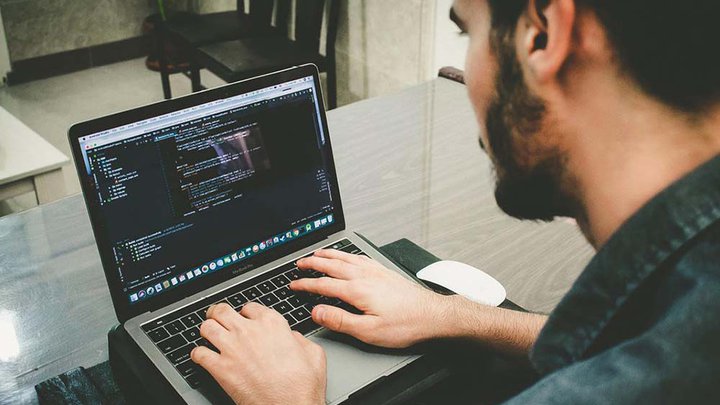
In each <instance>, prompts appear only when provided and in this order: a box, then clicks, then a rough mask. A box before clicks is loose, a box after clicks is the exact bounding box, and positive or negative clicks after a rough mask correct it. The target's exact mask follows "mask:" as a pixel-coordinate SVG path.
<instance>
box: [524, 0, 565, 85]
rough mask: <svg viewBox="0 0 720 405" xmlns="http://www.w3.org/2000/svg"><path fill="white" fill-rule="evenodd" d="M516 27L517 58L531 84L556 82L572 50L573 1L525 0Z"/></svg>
mask: <svg viewBox="0 0 720 405" xmlns="http://www.w3.org/2000/svg"><path fill="white" fill-rule="evenodd" d="M523 19H524V20H525V21H524V23H523V24H520V25H519V26H518V30H519V31H518V39H519V40H520V42H519V43H518V51H519V52H520V55H519V58H520V60H522V61H524V63H525V65H526V68H527V70H528V71H527V72H526V73H528V74H530V75H532V78H528V79H531V80H532V81H535V82H536V83H538V84H541V83H547V82H548V81H552V80H555V79H557V75H558V73H559V72H560V70H561V69H562V67H563V65H564V64H565V62H566V61H567V59H568V57H569V55H570V50H571V46H572V39H573V25H574V24H575V0H529V1H528V7H527V9H526V10H525V15H524V18H523Z"/></svg>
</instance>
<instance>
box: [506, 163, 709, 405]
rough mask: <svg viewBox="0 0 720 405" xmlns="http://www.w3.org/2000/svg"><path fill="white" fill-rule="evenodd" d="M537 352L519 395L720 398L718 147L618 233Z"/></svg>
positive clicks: (559, 399) (632, 400)
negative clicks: (533, 377)
mask: <svg viewBox="0 0 720 405" xmlns="http://www.w3.org/2000/svg"><path fill="white" fill-rule="evenodd" d="M530 360H531V362H532V364H533V366H534V368H535V369H536V371H537V372H538V373H539V374H540V375H541V379H540V380H539V381H538V382H536V383H535V384H534V385H533V386H531V387H530V388H528V389H527V390H525V391H523V392H522V393H521V394H520V395H518V396H516V397H515V398H513V399H511V400H510V401H509V403H511V404H639V403H647V404H666V403H672V404H699V403H713V404H720V156H717V157H715V158H714V159H712V160H711V161H709V162H707V163H705V164H703V165H702V166H700V167H699V168H697V169H696V170H695V171H693V172H692V173H690V174H689V175H687V176H685V177H684V178H683V179H681V180H679V181H677V182H676V183H674V184H673V185H671V186H670V187H669V188H667V189H666V190H664V191H663V192H661V193H660V194H659V195H657V196H656V197H654V198H653V199H652V200H651V201H650V202H649V203H647V204H646V205H645V206H644V207H642V208H641V209H640V210H639V211H638V212H637V213H636V214H635V215H633V216H632V217H631V218H630V219H629V220H628V221H627V222H626V223H625V224H623V225H622V226H621V227H620V229H619V230H618V231H617V232H615V234H613V236H612V237H611V238H610V240H609V241H608V242H607V243H606V244H605V245H604V246H603V247H602V248H601V250H600V251H599V252H598V253H597V254H596V255H595V257H594V258H593V259H592V261H591V262H590V264H588V266H587V267H586V269H585V270H584V271H583V273H582V274H581V275H580V277H579V278H578V280H577V281H576V282H575V284H574V285H573V286H572V288H571V289H570V291H569V292H568V294H567V295H566V296H565V297H563V299H562V301H561V302H560V304H559V305H558V306H557V308H556V309H555V310H554V311H553V313H552V314H551V315H550V317H549V319H548V322H547V324H546V325H545V327H544V328H543V330H542V332H541V333H540V336H539V337H538V340H537V342H536V343H535V345H534V347H533V349H532V350H531V353H530Z"/></svg>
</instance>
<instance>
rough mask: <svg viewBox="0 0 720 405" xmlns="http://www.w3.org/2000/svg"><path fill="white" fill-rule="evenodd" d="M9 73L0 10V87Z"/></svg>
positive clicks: (8, 57) (8, 60) (8, 58)
mask: <svg viewBox="0 0 720 405" xmlns="http://www.w3.org/2000/svg"><path fill="white" fill-rule="evenodd" d="M9 71H10V54H9V53H8V48H7V41H6V40H5V28H4V26H3V22H2V11H1V10H0V86H2V85H3V84H5V76H6V75H7V72H9Z"/></svg>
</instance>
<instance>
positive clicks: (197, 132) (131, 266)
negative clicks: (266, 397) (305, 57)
mask: <svg viewBox="0 0 720 405" xmlns="http://www.w3.org/2000/svg"><path fill="white" fill-rule="evenodd" d="M323 105H324V104H323V99H322V93H321V91H320V86H319V80H318V70H317V68H316V67H315V66H314V65H303V66H299V67H294V68H291V69H287V70H283V71H280V72H276V73H271V74H268V75H264V76H260V77H257V78H253V79H249V80H246V81H242V82H238V83H233V84H229V85H226V86H223V87H220V88H216V89H211V90H206V91H203V92H199V93H194V94H192V95H189V96H186V97H182V98H178V99H174V100H168V101H163V102H160V103H156V104H152V105H148V106H144V107H140V108H137V109H133V110H130V111H125V112H121V113H117V114H113V115H110V116H107V117H102V118H98V119H94V120H91V121H87V122H83V123H79V124H76V125H74V126H73V127H72V128H71V129H70V131H69V140H70V144H71V146H72V151H73V156H74V160H75V163H76V167H77V170H78V174H79V176H80V181H81V183H82V190H83V194H84V197H85V202H86V204H87V209H88V213H89V216H90V220H91V223H92V228H93V232H94V235H95V239H96V242H97V246H98V250H99V252H100V258H101V261H102V266H103V269H104V271H105V276H106V278H107V282H108V287H109V289H110V294H111V297H112V302H113V306H114V308H115V313H116V314H117V317H118V320H119V321H120V322H121V323H122V325H123V327H124V328H125V330H126V331H127V333H128V334H129V335H130V336H131V338H132V340H133V341H134V342H135V343H137V345H138V347H139V348H140V349H141V350H142V352H143V353H144V354H145V355H146V356H147V357H148V358H149V359H150V361H151V362H152V363H153V364H154V365H155V366H156V367H157V369H158V370H159V371H160V373H161V374H162V376H163V377H164V378H165V379H167V381H168V382H169V384H170V385H171V386H172V388H173V389H174V390H175V391H176V392H177V393H178V395H179V396H180V397H182V399H183V400H185V401H186V402H187V403H192V404H203V403H211V402H212V403H218V402H223V401H227V400H229V398H228V397H227V396H225V395H224V393H222V391H221V390H220V389H219V386H218V385H217V384H216V383H215V382H214V381H213V380H212V378H210V377H209V375H208V374H207V373H206V372H205V371H204V370H202V369H201V368H200V367H199V366H197V365H195V364H194V363H193V362H192V360H190V351H191V350H192V348H194V347H195V346H199V345H204V346H208V347H210V348H211V349H214V350H217V349H215V348H214V347H213V346H212V344H210V343H209V342H208V341H207V340H205V339H204V338H202V337H201V336H200V333H199V326H200V324H201V323H202V321H203V320H204V319H205V311H206V310H207V308H208V306H210V305H211V304H215V303H221V302H224V303H228V304H229V305H231V306H233V307H234V308H236V309H237V310H239V309H240V308H242V306H243V305H244V304H245V303H247V302H249V301H255V302H259V303H261V304H263V305H265V306H268V307H271V308H273V309H274V310H276V311H278V312H280V313H282V314H283V316H284V317H285V318H286V319H287V321H288V323H289V325H290V327H291V328H292V329H293V330H297V331H299V332H300V333H303V334H304V335H305V336H307V337H308V338H309V339H310V340H312V341H314V342H316V343H318V344H319V345H321V346H322V347H323V348H324V350H325V352H326V354H327V364H328V384H327V402H328V403H331V404H335V403H339V402H342V401H343V400H345V399H347V398H349V397H350V396H351V395H352V394H353V393H355V392H357V391H358V390H361V389H362V388H363V387H366V386H368V385H369V384H371V383H372V382H374V381H376V380H378V379H379V378H381V377H383V376H387V375H389V374H391V373H393V372H394V371H396V370H399V369H400V368H402V367H404V366H406V365H408V364H410V363H411V362H413V361H415V360H417V359H418V357H419V356H418V355H415V354H411V353H407V352H397V351H385V350H378V349H377V348H371V347H368V346H365V345H362V344H360V343H359V342H356V341H355V340H353V339H349V338H347V337H343V336H339V335H338V334H335V333H333V332H331V331H329V330H326V329H324V328H321V327H319V326H318V325H317V324H315V323H314V322H313V321H312V319H311V317H310V312H311V310H312V307H313V306H314V305H316V304H317V303H325V304H331V305H339V306H344V307H346V308H347V309H349V310H354V308H351V307H349V306H348V305H347V304H345V303H342V302H340V301H338V300H336V299H331V298H328V297H321V296H310V295H307V294H304V295H301V294H295V293H294V292H293V291H291V290H290V289H289V288H288V284H289V283H290V281H291V280H295V279H298V278H301V277H320V276H324V275H321V274H320V273H316V272H312V271H309V272H307V271H302V272H301V271H299V270H298V269H297V267H296V266H295V262H296V261H297V260H298V259H299V258H301V257H305V256H308V255H311V254H312V252H314V251H315V250H317V249H320V248H334V249H339V250H343V251H346V252H349V253H352V254H364V255H367V256H369V257H371V258H373V259H375V260H377V261H379V262H380V263H382V264H383V265H385V266H386V267H388V268H389V269H391V270H393V271H396V272H398V273H400V274H402V275H403V276H405V277H406V278H408V279H410V280H412V279H411V278H410V277H409V276H408V275H407V274H405V273H404V272H403V271H402V270H400V269H399V268H397V267H396V266H395V265H393V263H392V262H390V261H389V260H387V259H386V258H385V257H384V256H383V255H382V254H380V253H379V252H378V251H377V250H375V249H374V248H373V247H372V246H371V245H370V244H368V243H366V242H365V241H364V240H363V239H362V238H360V237H358V236H357V235H356V234H355V233H353V232H350V231H348V230H347V229H346V228H345V217H344V215H343V210H342V203H341V199H340V191H339V187H338V180H337V175H336V173H335V166H334V163H333V154H332V148H331V146H330V134H329V131H328V126H327V120H326V117H325V111H324V107H323ZM413 282H414V281H413ZM278 388H279V389H281V387H278Z"/></svg>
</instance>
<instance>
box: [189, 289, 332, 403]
mask: <svg viewBox="0 0 720 405" xmlns="http://www.w3.org/2000/svg"><path fill="white" fill-rule="evenodd" d="M206 315H207V320H206V321H204V322H203V323H202V325H201V326H200V334H201V335H202V337H203V338H205V339H207V340H208V341H209V342H210V343H211V344H212V345H214V346H215V347H217V348H218V349H219V351H220V353H217V352H215V351H213V350H211V349H209V348H207V347H204V346H198V347H196V348H195V349H193V351H192V352H191V358H192V360H193V361H194V362H196V363H198V364H199V365H200V366H202V367H203V368H204V369H206V370H207V371H208V372H209V373H210V374H211V375H212V376H213V378H214V379H215V380H216V381H217V382H218V383H219V384H220V386H221V387H222V388H223V389H224V390H225V392H227V393H228V395H230V397H231V398H232V399H233V400H234V401H235V403H242V404H291V403H292V404H324V403H325V389H326V381H327V379H326V373H327V370H326V363H325V353H324V352H323V350H322V348H321V347H320V346H318V345H317V344H315V343H313V342H311V341H309V340H308V339H306V338H305V337H303V336H302V334H300V333H298V332H296V331H292V330H291V329H290V327H289V326H288V322H287V320H286V319H285V318H284V317H283V316H282V315H281V314H280V313H279V312H277V311H275V310H272V309H270V308H267V307H265V306H263V305H260V304H258V303H254V302H251V303H248V304H246V305H245V306H244V307H243V308H242V310H241V311H240V313H238V312H236V311H235V310H234V309H233V307H231V306H230V305H228V304H219V305H213V306H211V307H210V308H209V309H208V310H207V314H206Z"/></svg>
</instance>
